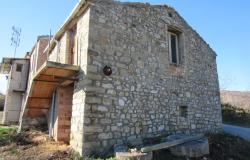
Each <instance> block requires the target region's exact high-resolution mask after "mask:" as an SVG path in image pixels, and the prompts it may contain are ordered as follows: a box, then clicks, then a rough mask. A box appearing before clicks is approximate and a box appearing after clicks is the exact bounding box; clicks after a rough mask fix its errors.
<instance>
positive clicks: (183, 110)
mask: <svg viewBox="0 0 250 160" xmlns="http://www.w3.org/2000/svg"><path fill="white" fill-rule="evenodd" d="M187 109H188V107H187V106H180V110H179V112H180V116H181V117H183V118H187V115H188V111H187Z"/></svg>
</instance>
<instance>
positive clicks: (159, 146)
mask: <svg viewBox="0 0 250 160" xmlns="http://www.w3.org/2000/svg"><path fill="white" fill-rule="evenodd" d="M201 138H203V135H196V136H190V137H186V138H182V139H178V140H173V141H169V142H163V143H160V144H156V145H152V146H147V147H143V148H141V152H151V151H155V150H159V149H164V148H170V147H173V146H176V145H179V144H182V143H185V142H189V141H194V140H198V139H201Z"/></svg>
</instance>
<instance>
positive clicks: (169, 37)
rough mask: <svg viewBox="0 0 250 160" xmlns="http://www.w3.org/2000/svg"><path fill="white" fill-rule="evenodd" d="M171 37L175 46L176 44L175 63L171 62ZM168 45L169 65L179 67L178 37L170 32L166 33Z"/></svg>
mask: <svg viewBox="0 0 250 160" xmlns="http://www.w3.org/2000/svg"><path fill="white" fill-rule="evenodd" d="M171 35H173V36H175V44H176V63H175V62H173V59H172V58H173V57H172V55H173V53H172V42H171ZM168 42H169V43H168V44H169V47H168V49H169V55H170V63H171V64H173V65H179V64H180V60H179V56H180V55H179V35H178V34H176V33H174V32H171V31H168Z"/></svg>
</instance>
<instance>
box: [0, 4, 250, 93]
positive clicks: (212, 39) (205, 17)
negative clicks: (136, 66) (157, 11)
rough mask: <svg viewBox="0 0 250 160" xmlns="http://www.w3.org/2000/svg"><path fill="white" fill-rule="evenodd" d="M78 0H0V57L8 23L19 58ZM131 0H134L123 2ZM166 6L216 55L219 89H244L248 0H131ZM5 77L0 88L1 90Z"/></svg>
mask: <svg viewBox="0 0 250 160" xmlns="http://www.w3.org/2000/svg"><path fill="white" fill-rule="evenodd" d="M77 1H78V0H43V1H37V0H25V1H20V0H2V1H1V2H0V19H1V21H0V59H2V57H12V56H13V55H14V47H13V46H11V36H12V26H15V27H19V28H21V36H20V44H19V47H18V48H17V51H16V57H24V55H25V53H26V52H28V51H30V50H31V48H32V47H33V45H34V44H35V42H36V39H37V36H38V35H49V33H50V30H51V33H52V34H54V33H55V32H56V31H57V30H58V29H59V27H60V26H61V25H62V24H63V22H64V21H65V19H66V18H67V17H68V15H69V14H70V12H71V11H72V9H73V8H74V6H75V5H76V3H77ZM127 1H131V2H133V1H134V0H127ZM136 1H137V2H148V3H151V4H167V5H170V6H172V7H174V8H175V9H176V10H177V11H178V12H179V14H180V15H181V16H182V17H183V18H184V19H185V20H186V21H187V22H188V23H189V25H191V27H192V28H194V29H195V30H196V31H197V32H198V33H199V34H200V35H201V36H202V37H203V39H204V40H205V41H206V42H207V43H209V45H210V46H211V47H212V48H213V49H214V51H215V52H216V53H217V55H218V56H217V67H218V75H219V82H220V88H221V89H227V90H239V91H249V90H250V1H248V0H234V1H233V0H202V1H201V0H136ZM6 86H7V82H6V78H5V75H1V76H0V92H2V93H5V92H6Z"/></svg>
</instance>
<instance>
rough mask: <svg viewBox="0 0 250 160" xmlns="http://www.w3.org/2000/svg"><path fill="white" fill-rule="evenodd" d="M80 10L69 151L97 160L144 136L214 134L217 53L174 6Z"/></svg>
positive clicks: (105, 4)
mask: <svg viewBox="0 0 250 160" xmlns="http://www.w3.org/2000/svg"><path fill="white" fill-rule="evenodd" d="M87 4H88V7H86V9H85V12H83V13H82V15H81V16H79V18H78V19H77V24H76V41H77V44H76V48H77V49H76V50H77V56H78V57H77V64H78V65H80V66H81V72H80V74H79V75H78V78H79V81H78V82H75V86H74V93H73V106H72V119H71V139H70V144H71V146H72V147H73V148H74V149H76V150H77V151H79V152H80V153H81V154H83V155H90V154H101V153H105V152H106V151H108V150H109V149H110V148H112V147H113V145H115V144H119V143H124V142H127V141H135V140H136V139H141V138H144V137H154V136H157V135H161V134H166V133H179V132H180V133H186V134H193V133H204V132H216V131H218V130H219V129H221V125H222V122H221V107H220V97H219V84H218V75H217V66H216V54H215V52H214V51H213V50H212V49H211V48H210V47H209V45H208V44H207V43H206V42H205V41H204V40H203V39H202V38H201V37H200V36H199V34H198V33H197V32H195V31H194V30H193V29H192V28H191V27H190V26H189V25H188V24H187V22H186V21H185V20H184V19H183V18H182V17H181V16H180V15H179V14H178V13H177V12H176V11H175V10H174V9H173V8H171V7H169V6H166V5H149V4H142V3H121V2H116V1H112V0H105V1H97V0H92V1H87ZM65 34H67V32H65ZM169 35H174V36H173V38H175V40H176V41H172V39H169ZM170 42H171V44H173V45H172V46H171V45H170ZM177 43H178V45H176V44H177ZM62 44H63V43H62ZM174 44H175V46H177V47H176V48H175V51H174V50H171V49H170V48H171V47H172V48H173V47H174ZM61 47H62V45H61ZM55 48H56V47H55ZM172 52H176V55H171V53H172ZM173 56H176V57H175V59H174V62H176V63H173ZM51 57H53V54H52V55H51ZM105 66H109V67H111V69H112V74H111V75H110V76H106V75H105V74H104V73H103V68H104V67H105Z"/></svg>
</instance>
